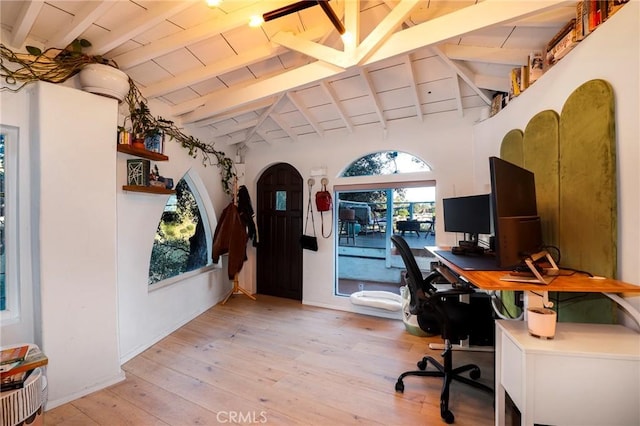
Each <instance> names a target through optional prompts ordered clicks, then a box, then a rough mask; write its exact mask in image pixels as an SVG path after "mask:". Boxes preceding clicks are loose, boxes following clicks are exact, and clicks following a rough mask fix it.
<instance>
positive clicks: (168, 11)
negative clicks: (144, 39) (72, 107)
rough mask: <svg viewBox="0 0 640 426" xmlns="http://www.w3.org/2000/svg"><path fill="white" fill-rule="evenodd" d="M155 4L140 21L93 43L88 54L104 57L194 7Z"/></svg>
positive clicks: (128, 24) (183, 4)
mask: <svg viewBox="0 0 640 426" xmlns="http://www.w3.org/2000/svg"><path fill="white" fill-rule="evenodd" d="M153 4H154V7H153V8H151V9H149V10H147V11H146V12H145V13H143V15H142V16H140V17H139V18H138V19H134V20H133V21H130V22H126V24H125V25H121V26H120V27H118V28H117V29H113V30H112V31H111V32H109V33H108V34H107V35H106V36H104V37H102V38H101V39H99V40H96V41H95V42H94V43H93V46H91V48H89V49H88V52H87V53H89V54H90V55H104V54H105V53H107V52H109V51H110V50H113V49H115V48H116V47H118V46H120V45H121V44H123V43H125V42H126V41H128V40H130V39H132V38H134V37H135V36H137V35H139V34H142V33H144V32H145V31H147V30H149V29H151V28H153V27H155V26H156V25H158V24H160V23H161V22H162V21H165V20H166V19H167V18H170V17H172V16H173V15H175V14H177V13H179V12H182V11H183V10H185V9H186V8H188V7H191V6H192V5H193V4H192V3H191V2H155V3H153ZM114 60H115V58H114ZM116 63H118V65H119V66H121V67H123V65H122V64H120V63H119V62H117V61H116Z"/></svg>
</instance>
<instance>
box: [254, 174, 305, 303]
mask: <svg viewBox="0 0 640 426" xmlns="http://www.w3.org/2000/svg"><path fill="white" fill-rule="evenodd" d="M304 195H305V194H304V187H303V183H302V176H300V173H298V171H297V170H296V169H295V168H294V167H293V166H291V165H290V164H286V163H279V164H275V165H273V166H271V167H269V168H268V169H267V170H265V172H264V173H263V174H262V176H261V177H260V179H259V180H258V188H257V213H256V219H257V223H258V230H259V232H260V235H259V244H258V247H257V261H256V264H257V265H256V268H257V271H256V272H257V274H256V275H257V290H258V293H260V294H266V295H270V296H277V297H285V298H288V299H295V300H302V248H301V247H300V242H299V241H300V235H302V220H303V215H302V213H303V212H302V206H303V200H304V198H303V197H304Z"/></svg>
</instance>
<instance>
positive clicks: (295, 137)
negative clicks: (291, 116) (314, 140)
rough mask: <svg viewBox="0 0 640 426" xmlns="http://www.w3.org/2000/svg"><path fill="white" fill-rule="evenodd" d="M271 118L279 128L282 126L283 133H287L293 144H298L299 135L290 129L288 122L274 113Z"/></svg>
mask: <svg viewBox="0 0 640 426" xmlns="http://www.w3.org/2000/svg"><path fill="white" fill-rule="evenodd" d="M269 117H271V119H272V120H273V121H274V122H275V123H276V124H277V125H278V126H280V128H281V129H282V131H283V132H285V133H286V134H287V136H289V139H291V140H292V141H293V142H298V135H297V134H296V132H294V131H293V129H292V128H291V127H289V125H288V124H287V123H286V121H284V120H283V119H282V117H280V114H276V113H275V112H274V113H271V115H270V116H269Z"/></svg>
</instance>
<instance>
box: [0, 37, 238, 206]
mask: <svg viewBox="0 0 640 426" xmlns="http://www.w3.org/2000/svg"><path fill="white" fill-rule="evenodd" d="M90 46H91V43H90V42H89V41H87V40H85V39H76V40H74V41H73V42H72V43H71V44H69V46H67V47H65V48H64V49H59V48H49V49H47V50H45V51H44V52H43V51H41V50H40V49H38V48H37V47H33V46H27V47H26V49H27V52H28V53H15V52H13V51H12V50H11V49H9V48H8V47H6V46H5V45H4V44H0V77H2V79H3V80H4V82H5V83H6V84H3V86H2V88H1V89H0V90H10V91H12V92H17V91H19V90H20V89H22V88H23V87H24V86H25V85H27V84H29V83H33V82H36V81H46V82H49V83H63V82H65V81H67V80H68V79H69V78H71V77H73V76H74V75H76V74H77V73H78V72H80V71H81V70H82V68H83V67H85V66H86V65H88V64H105V65H111V66H113V67H115V68H117V64H115V63H114V62H113V61H109V60H107V59H105V58H103V57H102V56H99V55H87V54H86V53H83V52H82V49H84V48H87V47H90ZM5 61H8V62H10V63H11V64H14V65H8V64H6V63H5ZM20 83H22V84H20ZM14 86H16V87H14ZM124 101H125V102H126V103H127V106H128V108H129V117H128V118H129V119H130V120H131V123H132V126H133V130H134V132H140V133H141V134H144V135H153V134H156V133H158V132H164V134H165V135H166V136H168V137H169V139H173V140H175V141H176V142H178V143H179V144H180V145H181V146H182V147H183V148H185V149H187V150H188V151H189V155H190V156H191V157H193V158H197V157H198V154H200V155H202V162H203V164H204V165H215V166H217V167H218V168H219V169H220V174H221V177H222V189H223V190H224V192H225V193H226V194H228V195H231V194H233V190H234V180H235V178H236V172H235V165H234V163H233V160H231V159H230V158H229V157H227V156H226V155H225V153H224V152H222V151H218V150H216V149H215V148H214V144H213V143H211V144H209V143H204V142H202V141H200V140H199V139H197V138H195V137H193V136H189V135H186V134H184V133H183V131H182V129H180V128H179V127H177V126H176V125H175V124H174V122H173V121H170V120H165V119H164V118H162V117H154V116H153V115H152V114H151V111H150V110H149V107H148V105H147V100H146V99H145V98H144V96H142V93H141V92H140V90H139V89H138V87H137V86H136V84H135V83H134V81H133V80H132V79H131V78H129V93H128V94H127V96H126V98H125V99H124Z"/></svg>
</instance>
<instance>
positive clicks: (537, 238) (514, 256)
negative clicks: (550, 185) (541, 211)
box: [489, 157, 542, 268]
mask: <svg viewBox="0 0 640 426" xmlns="http://www.w3.org/2000/svg"><path fill="white" fill-rule="evenodd" d="M489 172H490V177H491V209H492V212H493V224H494V233H495V253H496V260H497V266H499V267H500V268H509V267H512V266H516V265H518V264H520V263H522V261H523V259H524V258H526V257H527V256H528V255H530V254H533V253H537V252H538V251H540V250H541V249H542V228H541V224H540V217H539V216H538V209H537V204H536V186H535V176H534V174H533V172H531V171H529V170H527V169H524V168H522V167H519V166H517V165H515V164H513V163H510V162H508V161H505V160H502V159H500V158H498V157H490V158H489Z"/></svg>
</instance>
